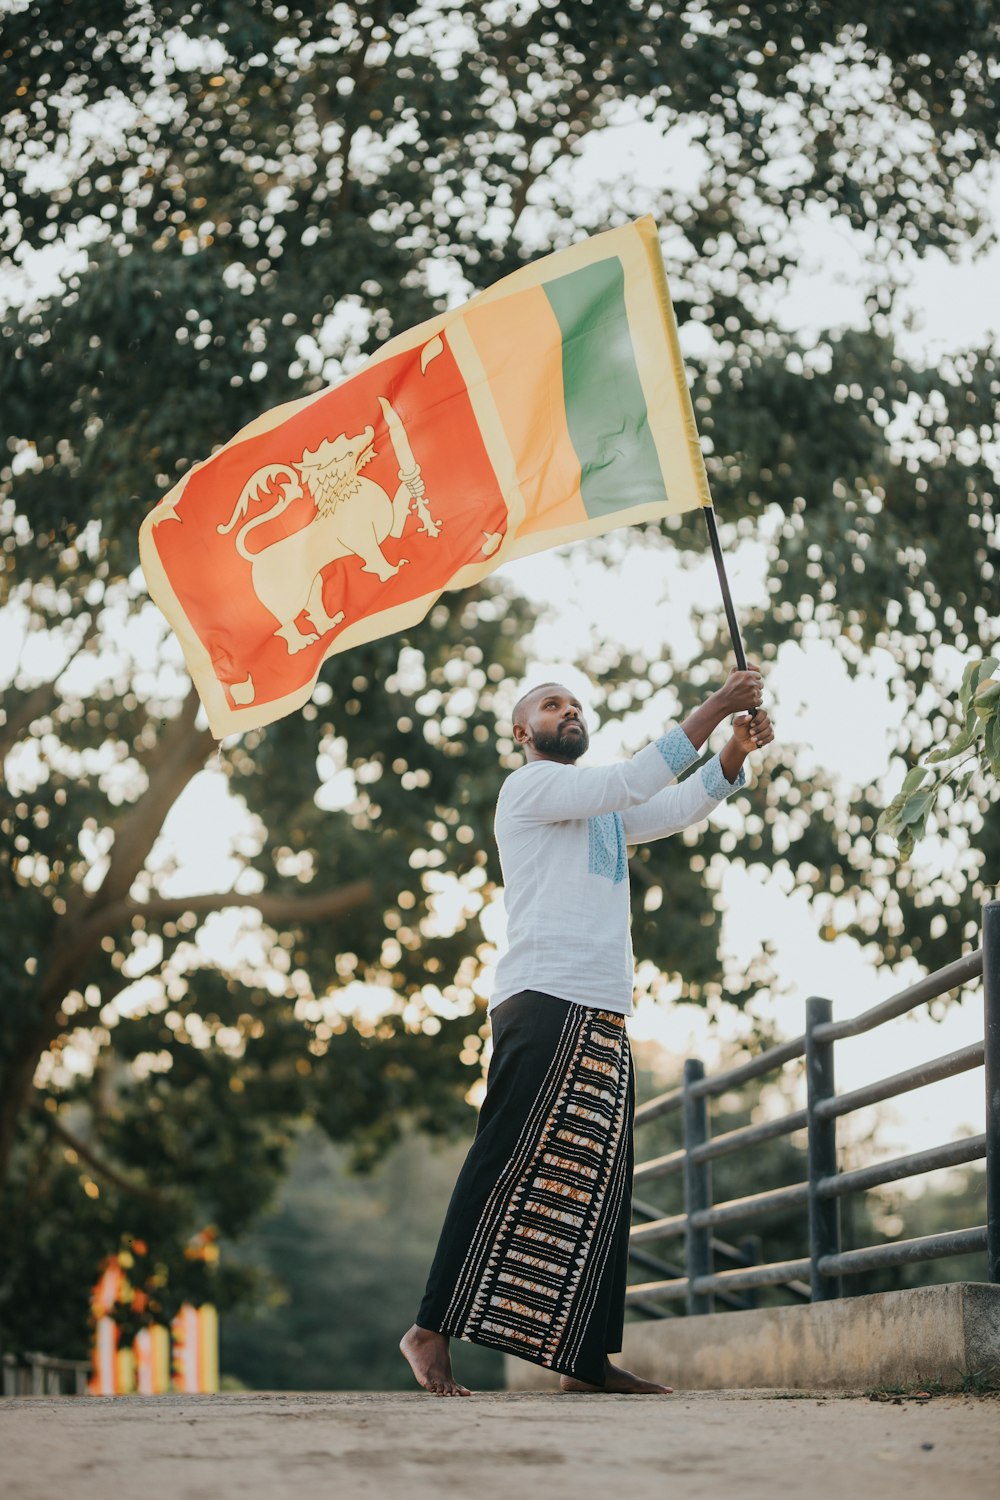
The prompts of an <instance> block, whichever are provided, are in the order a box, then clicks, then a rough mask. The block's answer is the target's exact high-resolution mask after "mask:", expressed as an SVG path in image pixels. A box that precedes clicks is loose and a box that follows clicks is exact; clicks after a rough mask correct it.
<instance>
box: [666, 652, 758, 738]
mask: <svg viewBox="0 0 1000 1500" xmlns="http://www.w3.org/2000/svg"><path fill="white" fill-rule="evenodd" d="M763 692H764V679H763V677H761V675H760V668H759V667H758V666H757V665H756V663H755V662H750V663H749V664H748V666H747V670H746V671H745V672H730V674H729V677H728V678H727V680H726V682H725V684H724V685H723V686H722V687H720V688H717V689H716V691H715V692H714V693H712V694H710V696H709V697H708V698H706V699H705V702H704V703H703V704H701V706H700V707H699V708H696V709H695V710H694V712H693V713H690V714H688V716H687V718H686V719H685V720H684V723H683V724H682V725H681V728H682V729H683V730H684V733H685V734H686V735H687V737H688V739H689V740H690V741H691V743H692V745H693V746H694V748H695V749H696V750H700V749H701V747H702V745H703V744H704V743H705V741H706V740H707V739H708V737H709V735H710V734H711V733H712V731H713V729H716V728H718V726H719V725H720V724H721V723H722V722H723V720H724V719H728V718H729V717H730V716H731V715H732V714H738V713H740V712H742V711H743V710H744V709H751V708H755V709H756V710H757V716H758V718H759V717H760V704H761V699H762V697H763ZM753 748H756V747H753Z"/></svg>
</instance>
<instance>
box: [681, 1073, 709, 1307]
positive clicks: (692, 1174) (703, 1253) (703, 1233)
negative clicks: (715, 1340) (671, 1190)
mask: <svg viewBox="0 0 1000 1500" xmlns="http://www.w3.org/2000/svg"><path fill="white" fill-rule="evenodd" d="M704 1076H705V1065H704V1063H702V1062H700V1061H699V1060H698V1059H697V1058H694V1057H689V1058H687V1059H686V1060H685V1063H684V1209H685V1212H686V1213H687V1216H688V1223H687V1233H686V1239H685V1250H686V1260H687V1275H688V1293H687V1310H688V1312H689V1313H710V1312H711V1311H712V1309H713V1307H714V1306H715V1299H714V1298H713V1296H712V1294H711V1292H696V1291H695V1290H694V1283H695V1279H696V1278H697V1277H699V1276H711V1274H712V1230H711V1226H708V1227H707V1228H705V1229H695V1228H694V1226H693V1225H692V1223H691V1219H692V1216H693V1215H694V1214H696V1213H700V1212H701V1211H702V1210H703V1209H707V1208H711V1206H712V1164H711V1162H696V1161H694V1160H693V1157H692V1152H693V1151H694V1149H695V1147H696V1146H702V1145H704V1144H705V1142H706V1141H707V1140H708V1100H707V1099H706V1098H705V1097H704V1096H702V1097H698V1096H697V1095H695V1094H692V1092H691V1089H692V1086H693V1085H694V1084H696V1083H698V1082H699V1081H700V1080H701V1079H702V1078H704Z"/></svg>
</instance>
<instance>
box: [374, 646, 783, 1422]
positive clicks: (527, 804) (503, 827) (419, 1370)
mask: <svg viewBox="0 0 1000 1500" xmlns="http://www.w3.org/2000/svg"><path fill="white" fill-rule="evenodd" d="M761 689H762V683H761V676H760V673H759V671H758V670H757V669H756V668H755V667H754V668H751V669H749V670H747V671H745V672H733V673H731V674H730V677H729V679H728V681H727V682H726V684H725V686H724V687H722V688H720V689H719V690H718V691H717V692H714V693H713V694H712V695H711V696H710V697H709V698H708V699H707V700H706V701H705V702H704V703H703V704H702V705H701V706H700V707H699V708H697V709H695V711H694V712H693V713H692V714H691V715H689V717H688V718H687V719H685V720H684V723H683V724H681V725H678V726H674V727H671V728H668V730H667V731H666V733H665V734H664V735H662V736H661V738H660V739H658V740H656V741H654V742H653V743H652V744H651V745H647V746H646V747H645V749H643V750H640V751H639V753H638V754H637V755H635V756H633V757H632V759H631V760H627V761H623V762H621V763H620V764H617V765H612V766H602V767H579V766H577V764H576V762H577V761H578V760H579V759H580V757H581V756H582V755H583V754H584V752H585V751H586V749H587V747H588V743H589V738H588V734H587V725H586V721H585V719H584V714H583V709H582V708H581V706H580V703H579V701H578V699H577V698H576V697H574V695H573V694H572V693H571V692H569V691H568V689H566V688H565V687H562V686H560V685H559V684H557V683H544V684H543V685H542V686H541V687H537V688H533V689H532V690H531V691H530V692H528V693H525V695H524V697H523V698H521V699H520V700H519V702H518V703H517V704H516V706H515V708H514V738H515V740H516V741H517V743H518V745H519V746H520V747H521V748H522V750H523V751H524V753H525V757H526V760H525V764H524V765H523V766H521V767H520V768H519V769H518V770H516V771H514V772H513V773H512V774H511V775H510V776H509V777H508V778H507V780H506V781H505V782H504V784H503V787H502V788H501V791H500V797H499V800H498V802H497V813H496V825H495V826H496V838H497V844H498V847H499V851H500V864H501V867H502V870H503V879H504V903H505V906H506V910H507V940H508V947H507V951H506V953H505V954H504V956H503V957H502V958H501V960H500V962H499V964H498V965H497V971H496V985H495V989H494V993H493V997H492V1000H491V1001H490V1022H491V1027H492V1032H493V1056H492V1059H491V1061H490V1068H489V1079H488V1083H487V1091H486V1098H485V1100H484V1103H483V1107H482V1110H481V1112H480V1116H479V1125H478V1129H477V1131H476V1139H475V1141H474V1143H473V1146H472V1149H471V1150H470V1152H469V1155H468V1157H467V1159H466V1162H465V1165H464V1166H463V1168H462V1171H461V1173H460V1175H459V1178H458V1182H457V1183H456V1186H455V1191H454V1194H453V1195H452V1200H451V1204H450V1206H449V1208H448V1212H447V1215H446V1218H445V1222H444V1227H443V1229H442V1231H441V1238H440V1241H439V1243H438V1248H437V1253H436V1254H435V1257H434V1261H433V1264H432V1266H431V1271H430V1276H429V1279H428V1282H427V1290H426V1293H425V1295H424V1299H423V1302H422V1303H421V1305H420V1309H419V1311H418V1313H417V1320H416V1322H415V1323H414V1325H413V1326H412V1327H411V1328H410V1329H409V1331H408V1332H407V1333H406V1334H404V1336H403V1339H402V1341H401V1343H400V1349H401V1351H402V1353H403V1355H404V1356H405V1358H406V1359H407V1361H408V1362H409V1364H410V1367H411V1369H412V1370H413V1373H414V1375H415V1376H416V1378H417V1381H418V1382H419V1384H420V1385H422V1386H423V1387H424V1389H425V1390H427V1391H430V1392H432V1393H433V1394H434V1395H438V1396H467V1395H469V1394H470V1392H469V1391H468V1390H467V1389H466V1387H465V1386H463V1385H460V1384H459V1383H458V1382H457V1381H456V1379H455V1377H454V1375H453V1373H452V1367H451V1354H450V1345H449V1340H450V1339H451V1338H452V1337H455V1338H460V1339H466V1340H468V1341H469V1342H471V1343H475V1344H484V1345H486V1346H488V1347H489V1348H493V1349H501V1350H503V1351H504V1352H505V1353H509V1354H516V1355H518V1356H519V1357H520V1358H522V1359H527V1360H530V1361H532V1362H533V1363H535V1364H539V1365H542V1366H544V1367H545V1368H547V1369H550V1370H554V1371H557V1372H558V1373H559V1375H560V1385H561V1388H562V1389H563V1390H564V1391H610V1392H616V1393H627V1394H634V1395H640V1394H669V1389H668V1387H666V1386H661V1385H656V1384H654V1383H653V1382H651V1381H646V1380H640V1379H639V1378H638V1376H636V1375H632V1374H631V1373H630V1372H629V1371H627V1370H622V1369H620V1368H618V1367H617V1366H615V1365H613V1364H612V1363H611V1360H610V1357H609V1356H610V1355H611V1354H612V1353H615V1352H617V1351H618V1350H619V1349H620V1348H621V1345H622V1334H623V1326H624V1318H625V1281H626V1272H627V1267H628V1233H629V1221H630V1218H631V1183H632V1161H633V1156H632V1116H633V1109H634V1091H633V1081H632V1067H631V1056H630V1052H629V1044H628V1037H627V1035H626V1031H625V1018H626V1016H629V1015H631V1013H632V987H633V959H632V941H631V933H630V905H629V884H628V859H627V849H628V847H629V846H630V845H635V844H645V843H648V842H649V841H650V840H652V839H659V838H665V837H667V836H668V835H669V834H672V833H678V832H679V831H680V830H681V829H684V828H689V827H690V826H691V825H692V824H693V823H698V822H700V821H701V820H702V819H703V818H705V817H706V816H707V815H708V814H709V813H710V812H711V811H712V809H713V808H715V807H717V806H718V805H719V803H720V802H721V801H723V799H724V798H726V797H728V796H729V795H730V793H731V792H734V791H736V790H737V789H738V788H739V787H742V786H743V785H745V782H746V776H745V772H744V761H745V760H746V757H747V755H748V754H750V753H751V752H752V751H754V750H759V749H762V748H763V747H764V746H765V745H768V744H770V743H771V741H772V740H773V738H774V733H773V730H772V728H771V724H770V721H769V719H768V717H767V715H766V714H765V713H764V712H763V711H762V710H761V709H760V702H761ZM750 709H755V710H756V713H755V714H754V715H753V716H751V714H750V713H749V712H748V711H749V710H750ZM733 714H735V718H734V719H733V726H732V737H731V738H730V740H729V742H728V743H727V744H726V745H725V746H724V748H723V749H722V750H721V752H720V753H719V754H718V755H716V756H714V757H713V758H712V759H711V760H708V761H706V762H705V764H704V765H703V766H702V767H701V769H700V771H699V772H698V773H697V774H695V775H693V776H690V777H688V778H687V779H686V780H684V781H682V782H680V783H679V784H678V785H674V784H673V783H675V782H676V781H677V778H678V777H679V776H680V775H681V773H682V772H683V771H685V770H686V769H687V768H688V767H689V766H690V765H691V764H692V763H693V762H694V761H695V760H696V759H697V758H698V753H699V751H700V750H701V747H702V746H703V745H704V744H705V741H706V740H707V739H708V737H709V735H710V734H711V733H712V731H713V730H714V729H716V728H717V726H718V725H719V724H721V723H722V721H723V720H724V719H727V718H729V716H730V715H733ZM668 919H669V918H668Z"/></svg>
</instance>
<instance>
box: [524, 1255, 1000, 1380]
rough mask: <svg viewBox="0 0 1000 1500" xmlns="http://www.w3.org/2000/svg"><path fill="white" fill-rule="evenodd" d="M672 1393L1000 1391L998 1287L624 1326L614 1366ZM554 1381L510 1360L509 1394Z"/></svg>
mask: <svg viewBox="0 0 1000 1500" xmlns="http://www.w3.org/2000/svg"><path fill="white" fill-rule="evenodd" d="M620 1362H621V1363H622V1364H623V1365H625V1367H626V1368H627V1369H630V1370H634V1371H635V1373H636V1374H637V1375H642V1376H644V1377H645V1378H646V1379H647V1380H658V1381H661V1382H663V1383H664V1384H666V1385H672V1386H675V1387H677V1388H678V1389H683V1390H694V1391H714V1390H737V1389H738V1390H761V1389H767V1390H816V1391H819V1390H851V1391H858V1390H868V1389H870V1388H872V1387H875V1386H921V1385H931V1384H933V1385H934V1386H935V1387H940V1388H944V1389H946V1390H957V1389H960V1388H961V1386H962V1384H963V1381H964V1380H966V1379H967V1378H968V1377H970V1376H988V1377H990V1378H992V1379H993V1380H994V1381H997V1382H1000V1286H988V1285H985V1284H981V1283H979V1282H954V1283H950V1284H948V1285H945V1286H929V1287H919V1288H916V1289H914V1290H912V1291H903V1292H880V1293H877V1294H875V1295H874V1296H869V1297H845V1298H841V1299H839V1300H836V1301H832V1302H816V1303H812V1304H806V1305H803V1306H797V1307H774V1308H761V1309H759V1310H757V1311H754V1312H727V1313H709V1314H707V1315H706V1316H704V1317H699V1318H685V1317H678V1318H664V1319H658V1320H655V1321H651V1322H643V1323H629V1324H627V1325H626V1328H625V1347H624V1349H623V1350H622V1355H621V1361H620ZM557 1384H558V1378H557V1377H554V1376H552V1375H551V1374H550V1373H549V1372H548V1371H545V1370H541V1369H539V1368H538V1367H537V1366H535V1365H530V1364H527V1363H526V1362H525V1361H523V1360H520V1359H514V1358H513V1357H508V1359H507V1386H508V1389H510V1390H522V1391H523V1390H550V1389H553V1388H554V1387H555V1386H557Z"/></svg>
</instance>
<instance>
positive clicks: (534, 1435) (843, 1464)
mask: <svg viewBox="0 0 1000 1500" xmlns="http://www.w3.org/2000/svg"><path fill="white" fill-rule="evenodd" d="M998 1476H1000V1400H998V1399H997V1398H995V1397H994V1398H990V1397H976V1396H943V1397H935V1398H934V1399H932V1400H930V1401H926V1402H917V1401H915V1400H912V1399H905V1400H901V1401H899V1402H898V1403H894V1402H892V1401H891V1400H890V1401H886V1402H878V1403H876V1402H872V1401H869V1400H867V1399H866V1398H864V1397H854V1398H843V1397H837V1396H829V1395H827V1396H822V1397H818V1396H817V1397H804V1396H795V1397H781V1396H767V1395H762V1394H761V1393H760V1392H753V1393H741V1392H724V1393H721V1392H711V1393H702V1394H692V1395H684V1394H679V1395H675V1396H672V1397H645V1398H638V1399H637V1398H635V1397H631V1398H630V1397H627V1396H610V1397H609V1396H597V1397H588V1396H583V1397H580V1396H577V1397H573V1396H559V1395H547V1394H546V1395H542V1394H533V1393H524V1394H520V1393H506V1392H490V1393H488V1394H483V1395H480V1396H475V1397H472V1398H471V1399H462V1400H440V1399H438V1400H436V1399H434V1398H432V1397H428V1396H423V1395H421V1394H420V1393H414V1394H413V1395H397V1394H388V1395H381V1394H379V1395H376V1394H367V1393H360V1394H356V1395H354V1394H340V1393H337V1394H332V1395H319V1394H313V1393H310V1394H305V1395H294V1394H274V1395H263V1394H246V1395H232V1396H201V1397H196V1396H195V1397H190V1396H189V1397H181V1396H164V1397H146V1398H143V1397H126V1398H119V1399H117V1400H114V1399H108V1398H104V1399H89V1398H85V1399H77V1398H73V1399H70V1398H64V1399H62V1400H40V1399H35V1398H22V1399H19V1400H6V1401H3V1400H0V1486H2V1491H0V1492H2V1494H3V1495H4V1496H6V1497H9V1500H98V1497H100V1500H107V1497H108V1496H120V1497H124V1500H230V1497H232V1500H282V1497H284V1496H289V1497H294V1500H354V1497H367V1496H371V1497H372V1500H404V1497H405V1500H429V1497H431V1496H441V1495H444V1496H455V1497H462V1500H465V1497H469V1500H543V1497H544V1500H590V1497H598V1496H599V1497H601V1500H647V1497H648V1500H654V1497H655V1500H672V1497H683V1500H689V1497H690V1500H732V1497H734V1496H737V1497H739V1500H775V1497H780V1500H987V1497H988V1500H996V1497H997V1495H998V1494H1000V1477H998Z"/></svg>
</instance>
